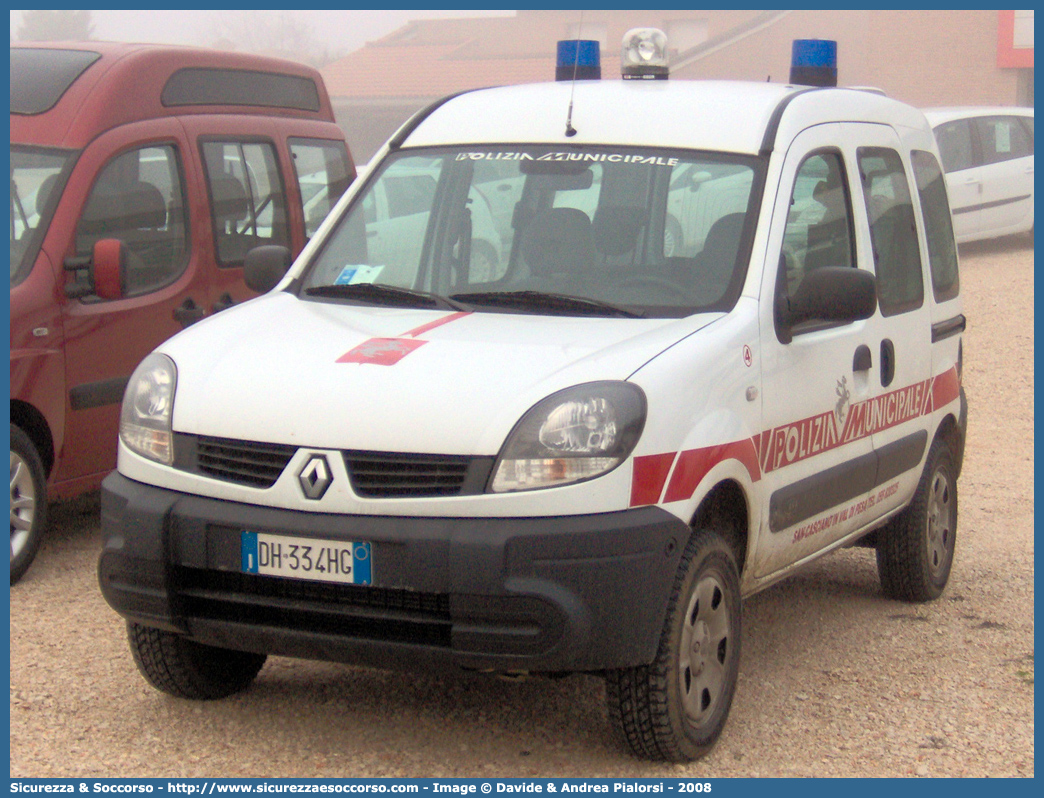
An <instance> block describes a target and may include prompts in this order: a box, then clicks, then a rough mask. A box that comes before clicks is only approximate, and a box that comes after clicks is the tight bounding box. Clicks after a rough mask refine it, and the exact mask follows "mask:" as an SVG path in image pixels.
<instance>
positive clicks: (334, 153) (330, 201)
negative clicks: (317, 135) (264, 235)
mask: <svg viewBox="0 0 1044 798" xmlns="http://www.w3.org/2000/svg"><path fill="white" fill-rule="evenodd" d="M290 154H291V155H292V156H293V159H294V174H295V175H296V176H297V185H298V187H299V188H300V190H301V202H302V203H303V204H304V218H305V237H307V238H311V237H312V236H313V235H314V234H315V231H316V230H317V229H319V225H320V224H322V221H323V219H325V218H326V215H327V214H328V213H329V212H330V209H331V208H333V206H334V204H335V203H336V202H337V200H339V199H340V198H341V195H342V194H343V193H344V192H345V189H347V188H348V184H349V183H350V182H351V181H350V179H349V177H348V150H347V148H346V147H345V145H344V142H343V141H322V140H319V139H290Z"/></svg>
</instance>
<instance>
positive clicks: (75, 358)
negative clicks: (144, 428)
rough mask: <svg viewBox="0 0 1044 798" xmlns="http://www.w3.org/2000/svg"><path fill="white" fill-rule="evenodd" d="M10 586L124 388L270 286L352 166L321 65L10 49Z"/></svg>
mask: <svg viewBox="0 0 1044 798" xmlns="http://www.w3.org/2000/svg"><path fill="white" fill-rule="evenodd" d="M10 171H11V203H10V208H11V211H10V213H11V218H10V232H11V582H12V583H14V582H16V581H17V580H18V579H19V578H20V577H21V576H22V575H23V574H24V573H25V571H26V569H28V567H29V565H30V563H31V562H32V560H33V557H34V556H35V554H36V551H37V549H38V547H39V545H40V538H41V535H42V533H43V530H44V528H45V525H46V512H47V501H48V500H54V499H65V498H71V497H73V496H76V495H78V494H80V493H84V492H86V491H90V490H93V489H95V488H97V487H98V485H99V484H100V483H101V480H102V478H103V477H104V476H105V475H106V474H107V473H109V472H110V471H111V470H112V469H113V467H114V466H115V464H116V439H117V425H118V418H119V409H120V403H121V400H122V397H123V391H124V387H125V386H126V383H127V380H128V378H129V377H130V374H131V372H132V371H133V370H134V368H135V366H137V364H138V362H139V361H140V360H141V359H142V358H143V357H144V356H145V355H146V354H148V353H149V352H150V351H152V349H154V348H155V347H156V346H157V345H158V344H159V343H161V342H162V341H163V340H165V339H166V338H168V337H170V336H171V335H173V334H174V333H176V332H178V331H179V330H181V329H182V328H184V327H186V326H188V325H190V324H192V323H194V322H197V321H199V320H201V319H203V318H205V317H207V316H209V315H211V314H214V313H217V312H218V311H220V310H223V309H224V308H227V307H229V306H231V305H233V304H235V303H237V302H242V301H244V300H246V299H250V298H251V297H252V296H254V292H252V291H251V290H250V289H249V288H248V287H247V285H246V283H245V282H244V278H243V259H244V256H245V254H246V252H247V251H248V250H249V249H252V248H253V247H256V246H260V245H265V244H277V245H281V246H283V247H286V248H287V249H288V250H289V251H290V253H291V254H292V255H296V254H297V253H298V252H300V251H301V249H302V248H303V247H304V245H305V243H306V242H307V241H308V239H309V237H310V236H311V235H312V234H313V233H314V232H315V230H316V228H317V227H318V225H319V224H320V223H321V222H322V220H323V218H324V217H325V216H326V212H327V211H328V210H329V209H330V207H332V204H333V203H334V202H335V201H336V200H337V198H339V197H340V195H341V193H342V192H343V191H344V189H345V188H347V186H348V185H349V183H350V182H351V181H352V180H353V179H354V177H355V167H354V165H353V164H352V161H351V157H350V155H349V153H348V148H347V146H346V144H345V140H344V134H343V132H342V131H341V129H340V128H339V127H338V126H337V125H336V124H335V123H334V116H333V110H332V108H331V105H330V99H329V97H328V95H327V93H326V88H325V86H324V85H323V82H322V78H321V77H320V75H319V73H318V72H317V71H316V70H314V69H312V68H310V67H307V66H303V65H301V64H295V63H291V62H288V61H281V60H277V59H271V58H263V57H259V56H253V55H245V54H241V53H224V52H218V51H208V50H202V49H194V48H186V47H166V46H151V45H132V44H112V43H99V42H83V43H75V44H73V43H62V44H42V43H32V44H24V45H12V46H11V161H10Z"/></svg>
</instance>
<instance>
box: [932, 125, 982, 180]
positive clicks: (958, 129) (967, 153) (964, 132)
mask: <svg viewBox="0 0 1044 798" xmlns="http://www.w3.org/2000/svg"><path fill="white" fill-rule="evenodd" d="M935 140H936V141H937V142H938V143H939V153H940V154H941V155H942V162H943V168H944V169H945V170H946V172H947V173H949V172H959V171H961V170H962V169H971V168H972V167H973V166H975V147H974V145H973V144H972V127H971V122H969V121H968V120H967V119H958V120H956V121H953V122H946V123H945V124H942V125H939V127H937V128H935Z"/></svg>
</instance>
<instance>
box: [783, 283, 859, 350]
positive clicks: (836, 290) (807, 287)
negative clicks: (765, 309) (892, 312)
mask: <svg viewBox="0 0 1044 798" xmlns="http://www.w3.org/2000/svg"><path fill="white" fill-rule="evenodd" d="M876 310H877V280H876V278H875V277H874V276H873V275H872V274H870V272H868V271H864V270H862V269H855V268H852V267H849V266H826V267H823V268H819V269H813V270H812V271H810V272H807V273H806V274H805V276H804V278H803V279H802V281H801V285H800V286H798V290H797V293H796V294H795V295H794V296H793V297H791V298H790V299H789V301H788V299H787V297H786V295H785V294H783V295H781V296H778V297H777V300H776V332H777V335H778V336H779V339H780V340H781V341H783V343H789V342H790V341H791V339H792V338H793V335H792V330H793V329H794V328H795V327H797V326H798V325H799V324H804V323H806V322H816V321H818V322H826V323H828V324H830V323H840V324H848V323H850V322H853V321H859V320H860V319H868V318H870V317H871V316H873V315H874V312H875V311H876Z"/></svg>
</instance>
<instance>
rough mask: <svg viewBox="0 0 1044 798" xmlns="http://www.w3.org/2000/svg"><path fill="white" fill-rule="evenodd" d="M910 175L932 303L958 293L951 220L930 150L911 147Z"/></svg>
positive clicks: (943, 184) (938, 173)
mask: <svg viewBox="0 0 1044 798" xmlns="http://www.w3.org/2000/svg"><path fill="white" fill-rule="evenodd" d="M912 157H913V167H914V176H915V179H916V180H917V194H918V196H919V197H920V200H921V213H922V214H923V215H924V232H925V237H926V238H927V240H928V241H927V243H928V265H929V268H930V271H931V273H932V291H933V292H934V294H935V301H936V302H945V301H946V300H948V299H953V298H954V297H956V296H957V295H958V293H959V292H960V280H959V277H958V273H957V244H956V242H955V241H954V238H953V220H952V218H951V217H950V204H949V201H948V200H947V198H946V185H945V182H944V178H943V175H942V170H941V169H940V168H939V162H938V161H937V160H935V156H934V155H932V154H931V153H930V152H924V151H923V150H914V152H913V155H912Z"/></svg>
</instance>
